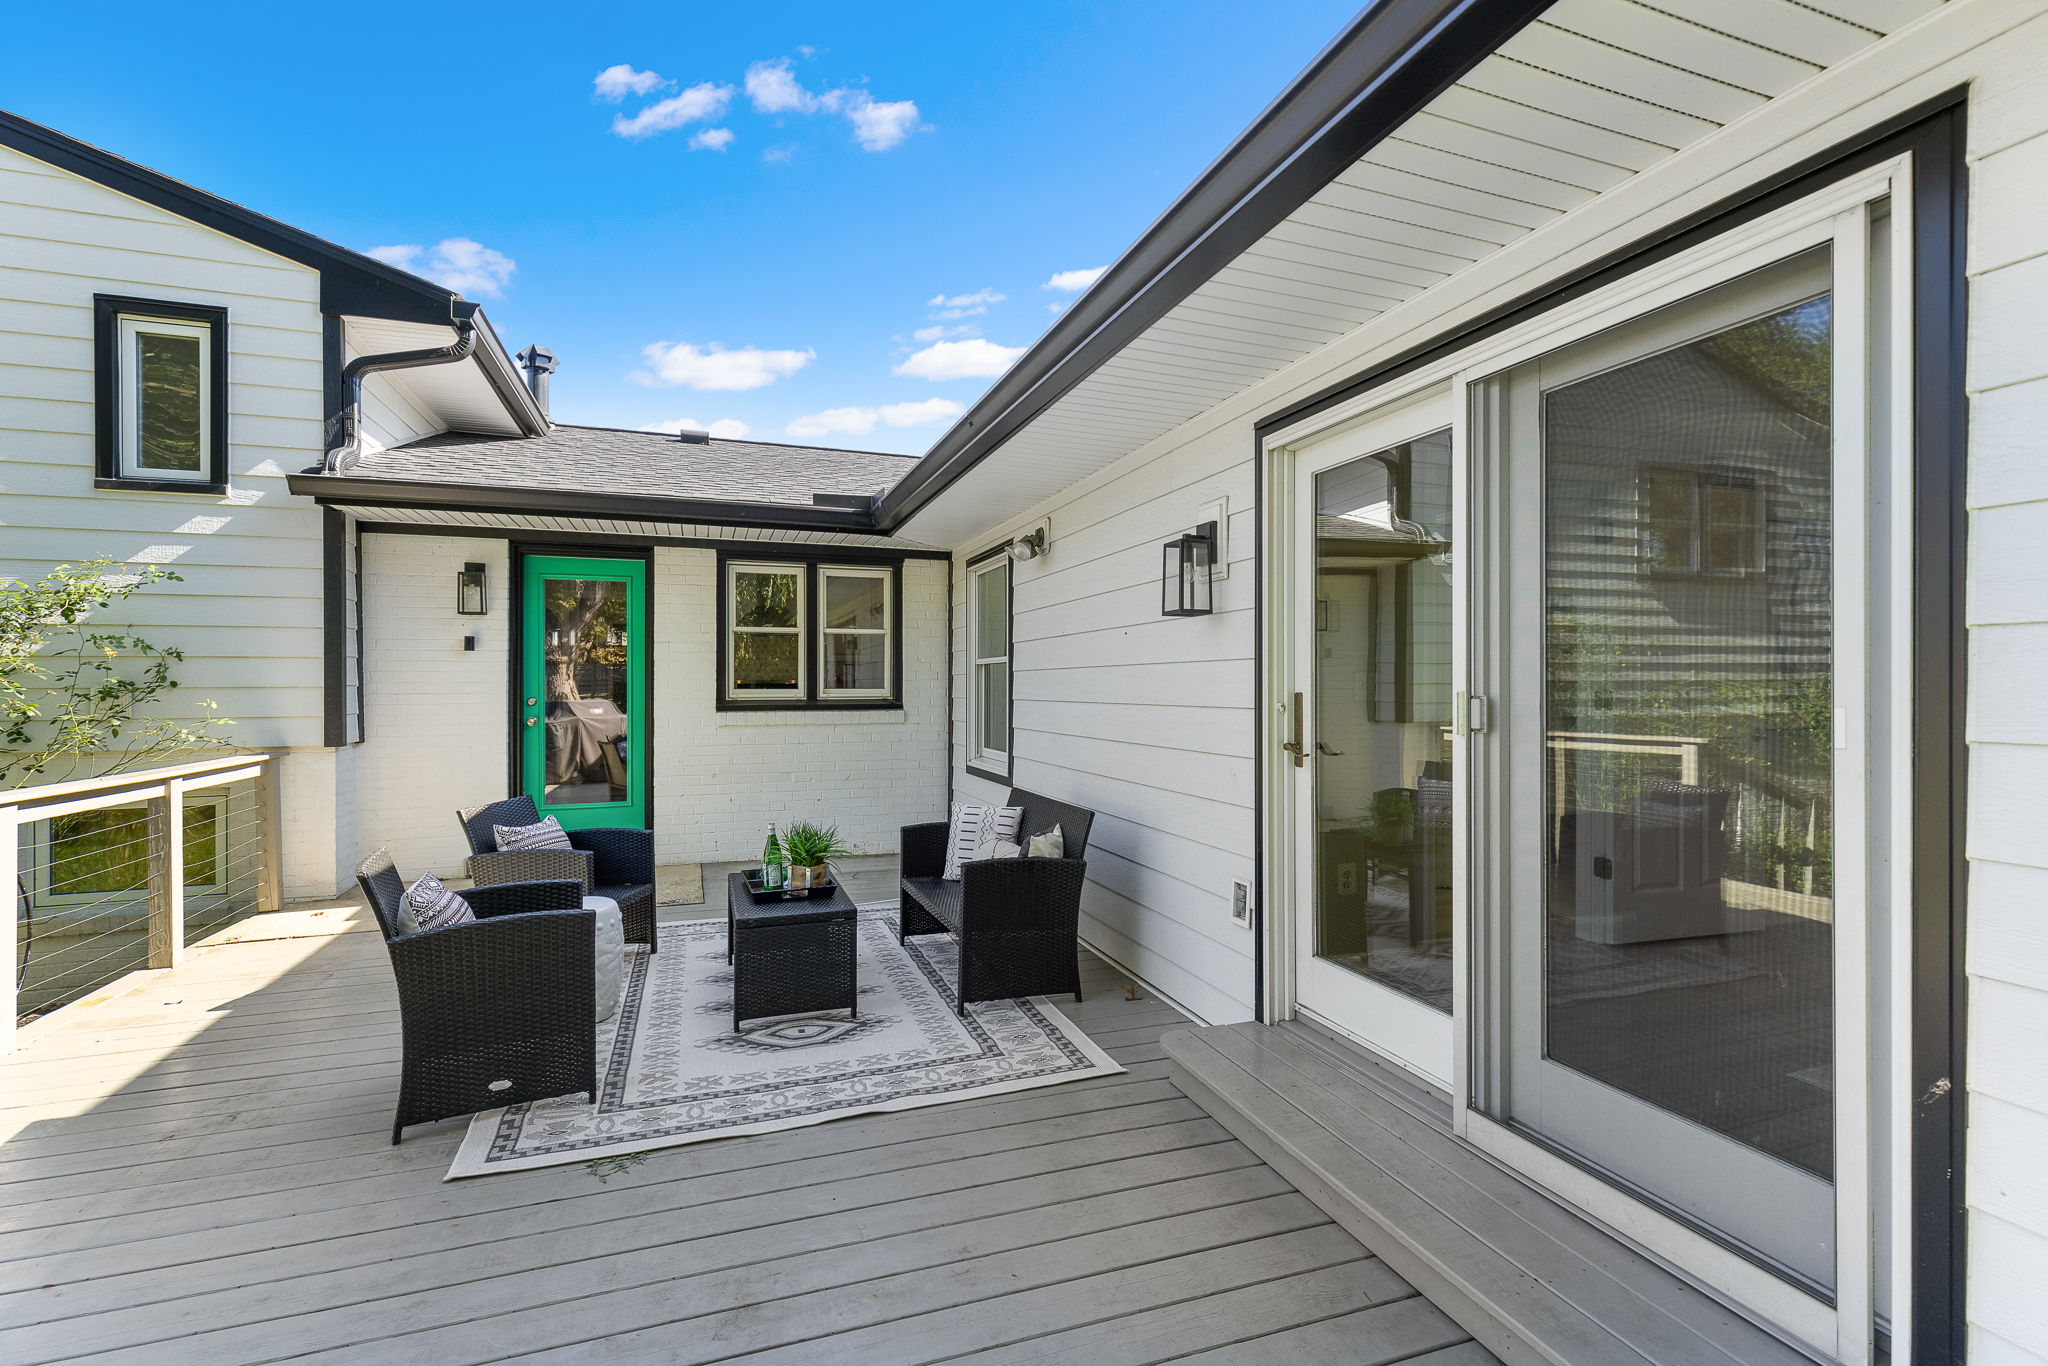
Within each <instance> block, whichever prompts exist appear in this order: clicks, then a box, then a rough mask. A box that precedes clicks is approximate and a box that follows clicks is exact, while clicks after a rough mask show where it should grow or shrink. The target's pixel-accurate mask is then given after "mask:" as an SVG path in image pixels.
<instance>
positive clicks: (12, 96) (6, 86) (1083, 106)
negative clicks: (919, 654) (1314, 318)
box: [0, 0, 1356, 452]
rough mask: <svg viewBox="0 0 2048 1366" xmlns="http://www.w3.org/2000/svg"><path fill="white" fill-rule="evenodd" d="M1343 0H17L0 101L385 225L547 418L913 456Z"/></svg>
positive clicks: (277, 210) (1179, 180)
mask: <svg viewBox="0 0 2048 1366" xmlns="http://www.w3.org/2000/svg"><path fill="white" fill-rule="evenodd" d="M1355 8H1356V0H1284V2H1283V3H1281V4H1277V5H1259V6H1253V5H1250V4H1248V3H1246V2H1245V0H1177V2H1176V3H1153V2H1152V0H1123V2H1117V0H1099V2H1098V3H1094V4H1083V3H1064V2H1057V0H1056V2H1054V3H1047V2H1046V0H1032V3H1029V4H1007V5H989V4H982V5H967V4H959V3H949V4H907V5H895V6H874V5H857V4H846V3H843V0H842V3H837V4H796V3H791V4H773V5H755V6H751V7H749V6H742V7H740V8H737V9H735V8H733V7H731V6H723V5H721V6H706V5H692V4H674V3H670V4H661V5H633V4H627V5H608V6H603V7H600V8H599V9H596V10H590V9H585V8H583V7H581V6H578V5H576V4H570V3H555V4H547V5H541V4H511V5H491V6H484V7H479V6H460V7H457V6H451V5H442V4H431V3H428V4H419V3H415V4H411V5H406V6H398V5H380V4H359V5H355V6H350V7H345V8H343V9H340V10H336V9H333V8H331V7H324V6H296V5H279V4H275V3H266V4H261V5H254V4H202V5H199V6H197V7H193V6H165V5H161V4H155V3H151V4H147V5H142V4H129V3H112V4H93V5H80V4H68V5H18V6H14V7H13V8H12V9H11V10H10V13H9V18H8V21H7V28H8V36H7V41H6V42H5V43H4V44H0V107H4V108H7V109H9V110H12V111H14V112H16V113H19V114H22V115H24V116H26V117H28V118H32V119H36V120H38V121H40V122H43V123H47V124H50V125H52V126H54V127H56V128H58V129H61V130H63V131H64V132H67V133H70V134H72V135H74V136H76V137H80V138H83V139H85V140H86V141H88V142H93V143H97V144H99V145H100V146H103V147H106V148H108V149H109V150H111V151H114V152H116V153H119V154H120V155H123V156H126V157H129V158H131V159H133V160H136V161H139V162H142V163H143V164H145V165H148V166H153V167H155V168H157V169H158V170H161V171H164V172H167V173H169V174H171V175H175V176H178V177H179V178H181V179H184V180H188V181H191V182H192V183H194V184H196V185H199V186H201V187H203V188H205V189H208V190H212V191H214V192H215V193H218V194H222V195H225V196H227V197H228V198H230V199H234V200H238V201H240V202H242V203H245V204H248V205H249V206H251V207H253V208H256V209H259V210H261V211H263V212H265V213H269V214H272V215H274V216H276V217H278V218H282V219H284V220H286V221H288V222H291V223H295V224H298V225H299V226H301V227H304V228H306V229H308V230H310V231H312V232H316V233H319V234H321V235H322V236H325V237H329V238H332V239H333V240H335V241H337V242H340V243H342V244H344V245H346V246H350V247H355V248H357V249H360V250H372V249H378V248H393V249H401V250H394V251H391V252H389V253H387V254H388V255H389V256H390V257H391V258H392V259H399V260H406V261H409V262H411V264H410V266H409V268H411V269H415V270H418V271H420V272H421V273H423V274H430V275H433V274H439V275H441V276H443V277H446V278H448V279H449V281H450V282H451V283H454V284H455V286H456V287H457V288H459V289H461V290H462V291H463V292H464V293H465V294H467V295H468V296H469V297H471V298H480V299H482V300H483V301H484V304H485V308H486V311H487V312H488V313H489V314H490V315H491V318H492V320H493V322H494V323H495V324H496V326H497V328H498V330H499V332H500V334H501V335H502V336H503V337H504V339H505V342H506V343H507V345H508V346H510V347H511V348H512V349H514V350H517V349H518V348H519V347H521V346H523V345H524V344H526V343H527V342H529V341H538V342H541V343H543V344H545V345H547V346H548V347H550V348H551V349H553V350H554V352H555V353H556V355H557V356H559V357H560V359H561V369H560V371H559V372H558V373H557V374H556V376H555V380H554V390H553V393H554V411H555V416H556V418H557V419H558V420H560V421H565V422H586V423H597V424H601V425H607V426H625V427H639V426H644V425H650V424H655V423H662V422H668V423H675V422H677V421H679V420H688V421H690V422H692V423H694V424H696V425H702V426H710V425H711V424H714V423H723V424H741V425H743V426H744V428H745V431H746V434H748V435H751V436H752V437H754V438H756V439H761V440H770V441H799V442H805V443H808V444H814V445H846V446H853V447H859V448H865V449H876V450H895V451H906V452H915V451H921V450H923V449H924V448H925V447H926V446H928V445H929V444H930V443H931V442H932V441H933V440H934V439H936V438H937V436H938V435H939V434H940V433H941V432H943V431H944V430H945V427H946V425H948V421H949V418H950V415H951V414H953V413H956V412H958V411H959V410H960V409H961V408H963V407H964V406H966V405H968V404H971V403H972V402H973V401H974V399H975V398H976V397H977V396H978V395H979V394H980V393H981V392H982V391H983V390H984V389H985V388H986V387H987V385H988V383H989V371H991V370H992V369H994V368H996V367H999V366H1000V365H1001V364H1003V363H1004V362H1005V361H1006V360H1007V359H1008V358H1009V357H1010V356H1011V355H1013V354H1014V353H1015V352H1016V350H1017V349H1019V348H1022V347H1024V346H1026V345H1028V344H1029V343H1030V342H1031V341H1032V340H1034V339H1035V338H1036V337H1037V336H1038V335H1039V334H1040V333H1041V332H1042V331H1043V330H1044V329H1045V327H1046V325H1047V324H1048V323H1049V322H1050V321H1051V319H1052V317H1053V310H1054V309H1055V308H1057V307H1058V306H1060V305H1061V304H1063V303H1065V302H1067V301H1069V300H1071V299H1072V298H1074V297H1075V294H1074V293H1073V292H1072V291H1071V290H1070V289H1062V288H1057V287H1047V286H1048V284H1049V283H1050V282H1053V281H1054V277H1056V276H1065V277H1066V278H1065V279H1064V280H1062V281H1061V283H1063V284H1068V285H1072V284H1075V283H1077V282H1078V279H1079V278H1080V277H1079V276H1076V275H1071V274H1069V273H1071V272H1086V271H1088V270H1090V269H1092V268H1095V267H1100V266H1102V265H1105V264H1107V263H1108V262H1109V261H1110V260H1112V259H1113V258H1114V257H1115V256H1116V254H1117V253H1118V252H1119V251H1121V250H1122V249H1123V248H1124V247H1125V246H1126V245H1127V244H1128V243H1129V242H1130V241H1131V240H1132V238H1134V237H1135V236H1136V235H1137V234H1138V233H1139V232H1141V231H1142V230H1143V229H1144V228H1145V226H1146V225H1147V224H1148V223H1149V222H1150V221H1151V220H1152V219H1153V218H1154V217H1155V216H1156V215H1157V214H1158V213H1159V212H1160V211H1161V210H1162V209H1164V208H1165V207H1166V205H1167V204H1168V203H1169V202H1170V201H1171V200H1172V198H1173V197H1174V196H1175V195H1176V194H1178V193H1179V191H1180V190H1181V189H1182V188H1183V187H1184V186H1185V185H1186V184H1187V183H1188V182H1189V181H1190V180H1191V179H1192V178H1193V177H1194V176H1195V175H1196V174H1198V173H1199V172H1200V171H1201V169H1202V168H1203V167H1204V166H1205V165H1207V164H1208V162H1209V161H1210V160H1212V159H1213V158H1214V157H1215V156H1216V155H1217V154H1218V153H1219V152H1221V151H1222V150H1223V148H1224V147H1225V146H1226V145H1227V143H1228V142H1229V141H1230V139H1231V138H1232V137H1234V136H1235V135H1236V134H1237V132H1238V131H1239V130H1240V129H1241V128H1243V126H1244V125H1245V124H1246V123H1247V122H1249V121H1250V119H1251V118H1252V117H1253V116H1254V115H1256V114H1257V113H1258V112H1259V110H1260V109H1261V108H1263V107H1264V106H1265V104H1266V103H1267V102H1268V101H1269V100H1270V99H1271V98H1272V97H1273V96H1274V95H1276V94H1278V93H1279V91H1280V89H1281V88H1282V87H1283V86H1284V85H1285V84H1286V82H1287V81H1288V80H1289V79H1290V78H1292V76H1293V75H1294V74H1295V73H1296V72H1297V71H1298V70H1299V69H1300V68H1301V67H1302V66H1303V65H1304V64H1305V63H1306V62H1307V61H1308V60H1309V59H1310V58H1311V57H1313V56H1314V55H1315V53H1316V52H1317V51H1318V50H1319V49H1320V48H1321V47H1322V46H1323V44H1324V43H1326V42H1327V41H1328V40H1329V39H1330V38H1331V37H1333V36H1334V35H1335V34H1336V33H1337V31H1338V30H1339V29H1340V28H1341V27H1342V26H1343V25H1344V24H1345V22H1346V21H1347V20H1348V19H1349V18H1350V16H1351V14H1352V13H1353V12H1354V10H1355ZM1248 14H1256V15H1257V22H1254V23H1247V22H1245V20H1246V16H1247V15H1248ZM194 17H196V18H197V20H198V22H196V23H194V22H188V21H189V20H191V19H193V18H194ZM607 72H608V73H610V74H609V76H608V77H607V78H606V79H605V80H603V81H601V82H600V81H599V79H598V78H599V76H600V73H607ZM444 244H446V245H444ZM408 247H410V248H414V249H416V250H415V252H414V253H413V254H411V255H407V254H406V253H405V252H404V251H403V250H402V249H403V248H408ZM457 277H460V278H457ZM996 296H1000V297H996ZM935 329H936V330H935ZM714 430H716V431H717V432H718V434H720V435H725V434H728V433H731V434H735V435H737V434H740V433H739V430H738V425H726V426H720V427H718V428H715V429H714Z"/></svg>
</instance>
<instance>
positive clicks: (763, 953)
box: [725, 872, 860, 1033]
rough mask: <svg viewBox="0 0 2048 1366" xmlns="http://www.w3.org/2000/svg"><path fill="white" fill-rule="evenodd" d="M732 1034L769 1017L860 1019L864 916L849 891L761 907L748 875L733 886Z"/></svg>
mask: <svg viewBox="0 0 2048 1366" xmlns="http://www.w3.org/2000/svg"><path fill="white" fill-rule="evenodd" d="M725 899H726V906H727V908H728V909H727V913H726V924H727V926H728V934H729V936H730V939H729V944H730V951H731V955H732V1027H733V1030H734V1032H735V1033H737V1032H738V1030H739V1027H740V1022H741V1021H742V1020H758V1019H761V1018H762V1017H764V1016H769V1015H807V1014H810V1013H811V1012H812V1011H819V1010H846V1011H851V1012H852V1013H853V1014H854V1015H856V1016H857V1015H859V1014H860V1007H859V1004H858V1002H859V992H860V982H859V980H858V978H857V977H856V975H855V971H854V959H855V957H856V954H855V944H854V939H855V935H856V934H857V933H858V928H859V925H858V917H859V914H860V913H859V911H858V910H856V909H855V908H854V904H853V899H852V898H851V897H849V896H847V894H846V889H845V888H843V887H835V888H833V889H832V894H831V895H830V896H816V897H807V898H803V899H798V900H791V901H770V902H764V903H760V904H756V903H755V901H754V899H753V897H752V896H751V895H750V894H749V893H748V891H747V875H746V874H745V873H743V872H742V873H734V874H732V875H731V876H730V877H729V878H728V879H727V880H726V888H725Z"/></svg>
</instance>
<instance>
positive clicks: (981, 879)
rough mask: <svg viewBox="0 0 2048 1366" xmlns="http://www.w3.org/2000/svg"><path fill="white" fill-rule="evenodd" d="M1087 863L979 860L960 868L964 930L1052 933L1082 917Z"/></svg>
mask: <svg viewBox="0 0 2048 1366" xmlns="http://www.w3.org/2000/svg"><path fill="white" fill-rule="evenodd" d="M1087 881H1088V861H1087V860H1086V859H1078V858H999V859H977V860H974V861H972V862H969V863H964V864H962V865H960V932H961V933H962V934H972V933H974V932H975V931H977V930H982V931H996V932H1000V931H1020V930H1051V929H1055V928H1058V927H1061V926H1064V925H1071V924H1073V923H1074V921H1075V918H1076V917H1078V916H1079V915H1080V913H1081V888H1082V886H1083V884H1085V883H1086V882H1087Z"/></svg>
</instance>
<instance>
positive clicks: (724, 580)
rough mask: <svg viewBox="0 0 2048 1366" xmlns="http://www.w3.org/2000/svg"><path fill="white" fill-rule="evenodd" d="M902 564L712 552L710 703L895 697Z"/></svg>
mask: <svg viewBox="0 0 2048 1366" xmlns="http://www.w3.org/2000/svg"><path fill="white" fill-rule="evenodd" d="M901 593H902V587H901V566H900V565H898V564H896V563H887V564H877V563H838V562H826V561H809V562H795V563H792V562H787V561H778V560H752V559H744V558H739V557H731V558H724V557H722V558H721V573H720V599H719V618H720V630H719V666H718V668H719V706H720V707H721V708H722V709H725V710H745V709H750V708H761V709H769V708H777V707H782V708H788V707H819V708H832V707H840V708H859V707H895V706H900V705H901V689H900V684H899V675H900V673H901V671H902V641H901V639H900V635H899V630H898V625H897V623H898V619H899V617H900V616H901V613H902V596H901Z"/></svg>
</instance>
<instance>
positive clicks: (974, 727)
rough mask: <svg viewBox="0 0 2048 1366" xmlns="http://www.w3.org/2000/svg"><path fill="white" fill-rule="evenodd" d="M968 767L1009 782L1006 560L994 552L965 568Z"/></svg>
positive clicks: (1008, 589)
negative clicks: (968, 675)
mask: <svg viewBox="0 0 2048 1366" xmlns="http://www.w3.org/2000/svg"><path fill="white" fill-rule="evenodd" d="M967 643H968V670H969V672H970V675H971V676H970V677H969V678H968V680H967V713H968V744H967V761H968V765H969V766H970V767H971V768H975V769H979V770H981V771H983V772H984V773H986V774H988V775H989V776H991V777H994V778H997V779H999V780H1001V781H1004V782H1007V781H1009V778H1010V559H1009V556H1007V555H1005V554H1002V553H1001V552H997V553H995V554H994V555H991V556H987V557H984V558H983V559H981V560H979V561H977V562H975V563H974V564H971V565H969V566H968V568H967Z"/></svg>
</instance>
